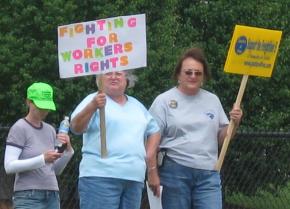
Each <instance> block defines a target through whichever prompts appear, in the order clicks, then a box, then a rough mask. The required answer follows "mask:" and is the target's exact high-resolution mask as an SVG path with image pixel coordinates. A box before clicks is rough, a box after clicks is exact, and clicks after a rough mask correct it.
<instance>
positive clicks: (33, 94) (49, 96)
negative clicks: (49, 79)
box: [27, 82, 56, 110]
mask: <svg viewBox="0 0 290 209" xmlns="http://www.w3.org/2000/svg"><path fill="white" fill-rule="evenodd" d="M27 99H30V100H32V101H33V103H34V104H35V106H37V107H38V108H40V109H47V110H55V109H56V108H55V104H54V102H53V89H52V87H51V86H50V85H48V84H46V83H42V82H39V83H33V84H32V85H31V86H29V87H28V89H27Z"/></svg>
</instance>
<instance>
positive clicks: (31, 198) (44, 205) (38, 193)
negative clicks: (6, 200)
mask: <svg viewBox="0 0 290 209" xmlns="http://www.w3.org/2000/svg"><path fill="white" fill-rule="evenodd" d="M59 202H60V201H59V192H58V191H49V190H25V191H16V192H14V195H13V204H14V209H60V203H59Z"/></svg>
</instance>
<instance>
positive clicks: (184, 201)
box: [159, 157, 222, 209]
mask: <svg viewBox="0 0 290 209" xmlns="http://www.w3.org/2000/svg"><path fill="white" fill-rule="evenodd" d="M159 171H160V181H161V185H163V192H162V207H163V209H177V208H178V209H222V195H221V181H220V175H219V173H218V172H217V171H210V170H201V169H194V168H190V167H185V166H182V165H180V164H177V163H176V162H174V161H173V160H171V159H169V158H168V157H166V159H165V161H164V165H163V166H162V167H161V168H160V170H159Z"/></svg>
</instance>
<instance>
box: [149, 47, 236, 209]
mask: <svg viewBox="0 0 290 209" xmlns="http://www.w3.org/2000/svg"><path fill="white" fill-rule="evenodd" d="M173 77H174V79H175V80H176V81H177V86H176V87H173V88H171V89H170V90H168V91H166V92H164V93H162V94H160V95H159V96H158V97H157V98H156V99H155V100H154V102H153V104H152V106H151V107H150V112H151V113H152V115H153V116H154V117H155V119H156V120H157V122H158V124H159V126H160V133H161V143H160V148H161V149H162V150H165V151H166V156H165V158H164V160H163V162H162V165H161V166H160V167H159V175H160V184H161V185H162V186H163V192H162V207H163V209H176V208H178V209H221V208H222V195H221V180H220V174H219V172H218V171H215V170H214V166H215V164H216V162H217V158H218V147H219V146H221V145H222V143H223V139H224V138H225V136H226V132H227V127H228V124H229V120H228V118H227V116H226V114H225V112H224V110H223V107H222V105H221V102H220V100H219V98H218V97H217V96H216V95H215V94H213V93H211V92H209V91H207V90H204V89H202V85H203V83H204V82H205V81H206V80H208V79H209V77H210V75H209V70H208V67H207V63H206V59H205V57H204V54H203V52H202V50H201V49H199V48H191V49H189V50H188V51H186V52H185V53H184V54H183V55H182V56H181V58H180V59H179V61H178V63H177V65H176V67H175V71H174V75H173ZM241 117H242V110H241V109H240V108H239V107H235V106H234V108H233V109H232V110H231V112H230V118H231V119H232V120H233V122H234V123H235V125H236V126H238V125H239V123H240V120H241Z"/></svg>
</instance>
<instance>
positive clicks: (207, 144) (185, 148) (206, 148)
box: [149, 87, 229, 170]
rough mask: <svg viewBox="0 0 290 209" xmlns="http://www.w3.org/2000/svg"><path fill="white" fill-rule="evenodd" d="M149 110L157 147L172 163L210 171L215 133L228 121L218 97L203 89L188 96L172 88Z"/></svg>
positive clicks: (216, 138)
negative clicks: (158, 132) (158, 139)
mask: <svg viewBox="0 0 290 209" xmlns="http://www.w3.org/2000/svg"><path fill="white" fill-rule="evenodd" d="M149 111H150V112H151V114H152V115H153V116H154V118H155V119H156V120H157V123H158V124H159V126H160V129H161V145H160V147H161V148H166V149H167V154H168V156H169V157H170V158H171V159H172V160H174V161H175V162H177V163H179V164H181V165H184V166H187V167H191V168H197V169H205V170H213V169H214V166H215V164H216V161H217V156H218V133H219V131H220V130H221V129H222V128H223V127H224V126H226V125H227V124H228V123H229V121H228V118H227V116H226V114H225V112H224V110H223V108H222V105H221V102H220V100H219V99H218V97H217V96H216V95H214V94H212V93H210V92H208V91H206V90H204V89H200V90H199V92H198V93H197V94H196V95H194V96H188V95H185V94H183V93H182V92H181V91H179V90H178V89H177V88H176V87H174V88H172V89H170V90H168V91H166V92H164V93H162V94H160V95H159V96H158V97H157V98H156V99H155V100H154V102H153V104H152V106H151V107H150V109H149Z"/></svg>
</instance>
